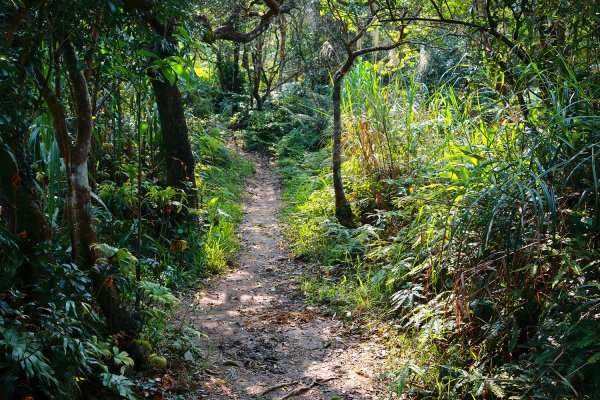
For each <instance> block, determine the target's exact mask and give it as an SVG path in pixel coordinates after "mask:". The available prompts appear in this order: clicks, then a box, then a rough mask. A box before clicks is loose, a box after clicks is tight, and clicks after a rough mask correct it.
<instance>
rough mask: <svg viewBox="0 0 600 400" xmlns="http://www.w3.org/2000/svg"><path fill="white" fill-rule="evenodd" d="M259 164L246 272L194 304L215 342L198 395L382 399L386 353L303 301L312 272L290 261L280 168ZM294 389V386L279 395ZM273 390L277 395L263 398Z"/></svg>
mask: <svg viewBox="0 0 600 400" xmlns="http://www.w3.org/2000/svg"><path fill="white" fill-rule="evenodd" d="M256 163H257V165H256V169H257V171H256V176H255V177H254V179H253V180H252V182H250V184H249V187H248V191H249V195H250V197H249V200H248V202H247V204H246V206H245V212H244V214H245V215H244V221H243V223H242V225H241V227H240V228H239V231H240V233H239V235H240V240H241V242H242V247H243V250H242V251H241V252H240V254H239V261H238V266H237V267H236V268H235V269H234V270H233V271H231V272H230V273H229V274H227V275H226V276H224V277H221V278H220V279H219V280H216V281H215V282H213V284H211V285H209V286H207V287H205V288H203V289H202V290H201V291H199V292H198V293H196V296H195V300H193V301H194V303H195V304H194V306H195V308H196V309H197V310H198V311H196V313H195V315H194V317H193V321H194V323H195V325H196V326H197V327H198V328H199V329H200V330H202V331H203V332H205V333H206V334H207V335H208V339H206V340H201V341H200V343H199V344H200V346H201V348H202V349H203V350H204V351H205V352H206V354H207V356H206V357H207V360H206V361H207V364H206V371H207V373H208V374H207V375H206V380H205V382H198V386H197V387H196V388H195V389H194V390H193V393H191V394H192V395H193V396H195V398H199V399H243V400H245V399H282V398H286V397H285V396H289V397H287V398H293V399H328V400H329V399H357V400H358V399H379V398H382V397H381V396H382V395H381V393H382V392H381V391H380V390H379V389H378V388H377V387H376V384H375V383H374V379H373V378H374V375H375V371H376V369H377V364H378V363H379V362H380V360H381V359H383V358H384V357H385V351H384V350H383V349H382V347H381V346H379V345H378V344H376V343H373V342H369V341H366V342H361V341H360V338H358V337H353V336H352V335H351V334H350V333H349V331H348V329H347V328H345V327H344V326H343V324H342V323H341V322H340V321H337V320H335V319H333V318H331V317H330V316H327V314H326V313H325V311H326V310H325V309H323V308H321V307H311V306H308V305H307V304H306V303H305V302H304V301H303V297H302V293H301V292H300V291H299V288H298V278H299V277H300V276H301V274H302V270H303V268H304V267H305V266H303V265H302V264H301V263H299V262H296V261H294V260H291V259H290V254H289V249H288V248H287V247H286V244H285V239H284V238H283V237H282V227H281V224H280V222H279V221H278V218H277V211H278V210H279V208H280V206H281V200H280V194H279V185H278V176H277V173H276V166H275V165H274V164H273V163H270V162H269V161H267V160H266V159H262V158H261V159H257V160H256ZM286 382H294V383H290V384H288V385H287V386H283V387H281V388H276V389H275V388H273V387H274V386H276V385H280V384H284V383H286ZM306 387H310V389H309V390H306V391H304V392H302V393H300V391H302V388H306ZM267 388H273V390H271V391H269V392H268V393H266V394H262V393H263V392H264V391H265V390H266V389H267ZM295 390H296V392H294V391H295ZM296 393H297V394H296Z"/></svg>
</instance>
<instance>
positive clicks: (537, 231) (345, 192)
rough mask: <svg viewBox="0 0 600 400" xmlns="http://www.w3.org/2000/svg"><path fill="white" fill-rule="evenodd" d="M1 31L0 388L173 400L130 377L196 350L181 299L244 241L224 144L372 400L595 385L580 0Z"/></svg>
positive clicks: (141, 0)
mask: <svg viewBox="0 0 600 400" xmlns="http://www.w3.org/2000/svg"><path fill="white" fill-rule="evenodd" d="M224 11H225V12H224ZM0 31H1V32H2V37H1V38H0V89H1V92H0V93H2V96H0V145H1V147H0V207H1V208H0V210H1V218H2V220H1V222H0V333H1V335H0V397H1V398H7V399H10V398H15V399H22V398H57V399H63V398H65V399H69V398H82V397H85V396H90V395H89V394H88V393H92V392H94V391H96V390H100V389H102V390H105V391H109V392H112V393H114V394H118V395H119V396H123V397H125V398H130V399H134V398H138V397H142V396H144V393H146V394H148V393H151V394H152V396H155V398H163V396H164V397H165V398H176V397H173V395H172V394H171V393H170V388H171V387H172V382H171V381H170V379H171V378H170V377H169V376H168V375H166V376H163V378H162V380H159V381H156V380H148V378H147V375H145V374H144V372H143V369H144V368H150V369H154V370H155V371H160V370H161V369H164V368H165V367H166V366H167V365H174V364H177V361H178V360H186V361H193V360H194V359H195V358H197V357H198V358H201V357H202V354H200V353H199V351H198V350H197V348H196V347H195V346H194V337H195V336H197V335H202V333H201V332H198V331H195V330H194V329H193V327H191V326H189V325H187V324H185V323H182V322H181V321H179V320H177V319H176V318H174V316H173V315H174V314H173V312H174V310H175V309H176V308H177V305H178V298H177V294H178V291H181V290H184V289H185V288H186V287H189V286H190V285H198V284H200V283H201V282H202V281H203V279H204V278H206V276H208V275H209V274H213V273H219V272H221V271H223V270H225V269H226V268H227V266H228V265H230V264H231V263H232V262H233V261H234V252H235V250H236V249H237V248H238V247H239V244H238V243H237V242H236V240H235V235H234V231H235V224H236V222H238V221H239V220H240V219H241V217H242V212H241V209H240V201H241V200H242V199H243V189H242V187H243V183H244V181H245V179H246V178H248V177H249V176H250V175H251V174H252V166H251V164H250V163H248V162H247V161H245V160H244V159H243V158H242V157H241V156H240V155H239V154H238V153H237V150H232V149H231V148H230V147H228V145H227V143H228V142H230V141H231V140H232V138H233V141H235V140H237V139H240V141H241V142H243V145H244V147H245V148H246V149H248V150H251V151H261V152H265V153H269V154H271V155H274V156H276V157H278V160H279V166H280V170H281V173H282V180H283V186H284V197H285V200H286V204H287V205H286V208H285V210H284V212H283V213H284V216H283V217H284V218H285V219H286V221H287V222H288V225H289V230H288V234H289V237H290V239H291V242H292V244H293V249H294V252H295V253H296V255H297V256H298V257H299V258H302V259H304V260H306V261H308V262H310V263H311V264H312V265H313V266H312V269H313V271H314V273H313V274H307V275H306V276H305V277H304V278H303V282H302V286H303V290H304V291H305V292H306V293H307V295H308V296H309V299H310V300H311V301H315V302H323V303H327V304H329V305H331V306H332V307H333V308H334V309H336V310H338V309H339V310H343V311H344V312H345V313H344V314H342V315H346V316H347V318H348V319H353V320H356V321H359V322H362V323H363V324H362V326H363V327H365V328H364V329H365V330H367V329H368V328H367V327H370V329H371V330H370V331H368V333H369V334H372V335H375V334H380V335H383V336H385V337H386V341H387V345H388V347H389V351H388V353H389V354H390V356H389V360H388V362H387V367H386V369H385V371H381V376H382V380H383V381H385V382H386V383H387V384H388V385H389V387H390V397H392V398H394V397H395V398H444V399H488V398H489V399H492V398H498V399H504V398H536V399H571V398H577V399H596V398H599V397H600V386H599V385H600V381H599V380H598V377H599V376H600V355H599V354H600V338H599V336H598V332H600V281H599V280H600V276H599V275H600V273H599V271H600V268H599V260H600V254H599V251H600V249H599V248H598V243H599V240H598V238H599V235H600V209H599V204H600V194H599V193H598V191H599V186H600V177H599V176H598V174H599V173H600V172H599V167H600V165H599V164H600V162H599V161H598V151H599V147H600V136H599V135H600V133H599V132H600V129H599V128H600V116H598V106H599V97H600V90H599V88H600V86H599V84H600V64H599V62H600V60H599V53H598V50H597V49H598V43H599V41H598V39H599V37H598V35H599V32H600V9H599V7H598V5H596V4H595V3H594V2H584V1H579V0H572V1H554V0H552V1H543V2H542V1H533V0H520V1H496V0H483V1H479V0H478V1H473V2H466V1H444V2H441V1H434V0H430V1H427V2H408V1H395V2H389V1H385V2H383V1H381V2H380V1H376V0H373V1H354V0H353V1H349V2H342V1H336V2H334V1H328V0H325V1H313V0H302V1H296V2H292V1H275V0H266V1H264V2H263V1H259V2H257V1H252V2H243V1H242V2H228V1H208V2H204V3H191V2H186V1H181V0H168V1H162V2H155V1H153V0H110V1H103V2H90V1H71V0H8V1H7V2H4V3H3V4H2V5H1V6H0ZM90 389H94V390H90ZM99 393H106V392H102V391H100V392H99ZM100 396H102V395H100Z"/></svg>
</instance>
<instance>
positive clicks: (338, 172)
mask: <svg viewBox="0 0 600 400" xmlns="http://www.w3.org/2000/svg"><path fill="white" fill-rule="evenodd" d="M346 64H348V62H346ZM350 65H351V64H350ZM345 67H346V65H344V67H342V68H341V69H340V70H339V71H338V72H336V74H335V76H334V78H333V79H334V80H333V149H332V152H331V153H332V171H333V190H334V194H335V216H336V217H337V219H338V221H339V223H340V224H342V225H343V226H345V227H347V228H350V227H353V226H354V220H353V217H352V208H351V207H350V203H349V202H348V200H347V199H346V194H345V193H344V184H343V182H342V111H341V99H342V81H343V79H344V76H345V75H346V72H348V69H345ZM348 68H349V67H348Z"/></svg>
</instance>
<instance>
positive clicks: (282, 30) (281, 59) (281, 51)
mask: <svg viewBox="0 0 600 400" xmlns="http://www.w3.org/2000/svg"><path fill="white" fill-rule="evenodd" d="M279 18H280V19H281V26H280V27H279V29H280V33H281V45H280V49H279V78H278V80H277V87H278V88H279V93H281V90H282V89H283V69H284V67H285V44H286V33H287V31H286V26H285V14H281V15H280V16H279Z"/></svg>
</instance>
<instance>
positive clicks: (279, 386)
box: [258, 380, 302, 397]
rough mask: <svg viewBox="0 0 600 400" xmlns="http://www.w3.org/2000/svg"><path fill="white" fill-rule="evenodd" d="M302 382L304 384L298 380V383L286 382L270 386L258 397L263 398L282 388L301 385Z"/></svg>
mask: <svg viewBox="0 0 600 400" xmlns="http://www.w3.org/2000/svg"><path fill="white" fill-rule="evenodd" d="M301 382H302V381H301V380H298V381H290V382H284V383H279V384H277V385H273V386H269V387H268V388H266V389H265V390H263V391H262V392H261V393H260V394H259V395H258V397H262V396H264V395H265V394H267V393H269V392H272V391H273V390H277V389H281V388H284V387H286V386H295V385H297V384H299V383H301Z"/></svg>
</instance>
